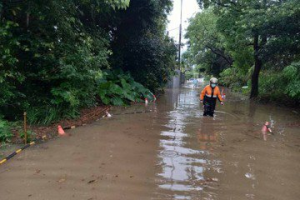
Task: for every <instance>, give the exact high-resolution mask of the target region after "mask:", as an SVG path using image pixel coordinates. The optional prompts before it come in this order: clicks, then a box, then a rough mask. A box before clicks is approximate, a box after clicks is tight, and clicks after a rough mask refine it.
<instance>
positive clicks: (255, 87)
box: [250, 34, 262, 99]
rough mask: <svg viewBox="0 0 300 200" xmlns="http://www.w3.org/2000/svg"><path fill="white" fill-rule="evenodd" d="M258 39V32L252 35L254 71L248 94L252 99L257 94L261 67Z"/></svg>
mask: <svg viewBox="0 0 300 200" xmlns="http://www.w3.org/2000/svg"><path fill="white" fill-rule="evenodd" d="M258 39H259V36H258V34H256V35H254V46H253V47H254V61H255V65H254V72H253V74H252V79H251V86H252V87H251V94H250V99H253V98H255V97H257V96H258V77H259V72H260V70H261V67H262V61H261V59H260V58H259V54H258V51H259V44H258Z"/></svg>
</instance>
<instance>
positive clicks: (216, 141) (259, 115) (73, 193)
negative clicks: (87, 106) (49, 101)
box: [0, 88, 300, 200]
mask: <svg viewBox="0 0 300 200" xmlns="http://www.w3.org/2000/svg"><path fill="white" fill-rule="evenodd" d="M199 90H200V88H197V89H191V88H183V89H180V90H167V91H166V94H165V95H163V96H161V97H160V99H159V100H158V102H157V103H156V105H154V104H149V105H148V106H147V107H145V106H144V105H136V106H132V107H130V108H126V109H125V108H118V109H117V108H116V109H114V110H113V111H112V114H113V118H111V119H101V120H99V121H97V122H95V123H93V124H92V125H88V126H84V127H80V128H78V129H75V130H72V131H70V132H69V133H71V135H72V136H70V137H66V138H58V139H55V140H52V141H49V142H47V143H45V144H40V145H37V146H35V147H33V148H31V149H29V150H28V151H27V150H26V151H25V152H23V153H22V154H20V155H18V156H17V157H15V158H14V159H12V160H10V161H9V162H7V163H5V164H4V165H2V166H0V193H1V200H2V199H5V200H6V199H12V200H14V199H38V200H40V199H78V200H79V199H80V200H81V199H89V200H94V199H103V200H107V199H108V200H110V199H112V200H113V199H114V200H119V199H128V200H134V199H203V200H204V199H221V200H223V199H233V200H234V199H237V200H240V199H257V200H261V199H264V200H269V199H278V200H282V199H284V200H285V199H288V200H289V199H291V200H294V199H295V200H296V199H299V198H300V173H299V171H300V152H299V151H300V127H299V125H300V117H299V114H298V113H297V112H293V110H292V109H287V108H279V107H274V106H268V105H256V104H252V103H250V102H248V101H247V100H243V99H241V98H238V97H235V96H233V95H232V94H230V93H228V92H226V94H227V99H226V103H225V105H224V106H220V105H217V111H216V115H215V117H214V118H211V117H203V116H202V108H201V107H200V105H199V100H198V95H199V92H200V91H199ZM150 110H151V112H146V113H144V111H150ZM266 120H267V121H270V122H271V125H272V129H273V131H274V134H263V133H262V132H261V128H262V124H263V123H264V122H265V121H266Z"/></svg>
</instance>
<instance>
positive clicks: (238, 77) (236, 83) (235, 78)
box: [219, 68, 248, 91]
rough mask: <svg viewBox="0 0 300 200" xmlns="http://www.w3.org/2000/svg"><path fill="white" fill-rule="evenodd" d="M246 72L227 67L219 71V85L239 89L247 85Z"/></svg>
mask: <svg viewBox="0 0 300 200" xmlns="http://www.w3.org/2000/svg"><path fill="white" fill-rule="evenodd" d="M247 80H248V78H247V74H244V73H243V72H242V71H240V70H239V69H236V68H228V69H225V70H224V71H223V72H221V73H220V78H219V82H220V84H221V85H224V86H226V87H229V88H231V89H233V90H235V91H237V90H238V91H240V90H241V88H242V87H243V86H244V85H247Z"/></svg>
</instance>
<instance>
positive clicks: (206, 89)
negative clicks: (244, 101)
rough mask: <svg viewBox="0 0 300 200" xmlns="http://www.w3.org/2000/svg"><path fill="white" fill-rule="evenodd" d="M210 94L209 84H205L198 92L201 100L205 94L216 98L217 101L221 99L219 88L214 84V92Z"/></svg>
mask: <svg viewBox="0 0 300 200" xmlns="http://www.w3.org/2000/svg"><path fill="white" fill-rule="evenodd" d="M211 95H212V87H211V86H210V85H207V86H206V87H205V88H204V89H203V90H202V92H201V94H200V100H201V101H203V99H204V96H207V97H209V98H211V97H212V98H218V99H219V101H223V99H222V96H221V93H220V89H219V87H218V86H216V87H215V88H214V93H213V96H211Z"/></svg>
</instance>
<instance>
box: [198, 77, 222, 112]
mask: <svg viewBox="0 0 300 200" xmlns="http://www.w3.org/2000/svg"><path fill="white" fill-rule="evenodd" d="M209 82H210V84H209V85H207V86H205V88H204V89H203V90H202V92H201V94H200V102H201V103H203V105H204V113H203V116H207V115H209V116H211V117H213V116H214V112H215V108H216V101H217V98H218V99H219V101H220V102H221V105H224V103H223V99H222V96H221V93H220V89H219V87H218V86H217V85H218V79H217V78H211V79H210V81H209Z"/></svg>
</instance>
